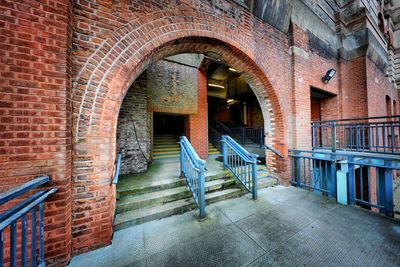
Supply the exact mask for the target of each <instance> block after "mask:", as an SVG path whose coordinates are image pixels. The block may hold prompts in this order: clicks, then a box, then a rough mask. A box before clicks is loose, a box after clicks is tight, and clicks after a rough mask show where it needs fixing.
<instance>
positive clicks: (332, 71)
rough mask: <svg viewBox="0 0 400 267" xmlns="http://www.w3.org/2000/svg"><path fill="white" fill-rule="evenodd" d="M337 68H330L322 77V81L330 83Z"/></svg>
mask: <svg viewBox="0 0 400 267" xmlns="http://www.w3.org/2000/svg"><path fill="white" fill-rule="evenodd" d="M335 73H336V70H335V69H330V70H328V71H327V72H326V74H325V76H324V77H322V81H323V82H324V83H328V82H329V80H330V79H332V77H333V76H335Z"/></svg>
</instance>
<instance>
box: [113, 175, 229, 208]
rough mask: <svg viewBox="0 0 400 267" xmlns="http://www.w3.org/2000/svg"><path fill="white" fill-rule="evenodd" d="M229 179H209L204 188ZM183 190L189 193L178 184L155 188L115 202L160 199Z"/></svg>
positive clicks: (127, 202) (184, 187) (224, 182)
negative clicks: (153, 190)
mask: <svg viewBox="0 0 400 267" xmlns="http://www.w3.org/2000/svg"><path fill="white" fill-rule="evenodd" d="M231 181H233V179H232V178H228V179H218V180H213V181H209V182H206V183H205V188H206V191H207V188H210V187H212V186H218V185H221V186H222V185H223V184H226V183H229V182H231ZM184 192H188V193H189V189H188V188H187V187H186V186H178V187H174V188H169V189H162V190H157V191H155V192H151V193H146V194H140V195H132V196H126V197H124V198H123V199H121V200H119V201H118V202H117V207H118V206H122V205H126V204H129V203H135V202H142V201H150V200H154V199H160V198H164V197H168V196H172V195H175V194H180V193H184Z"/></svg>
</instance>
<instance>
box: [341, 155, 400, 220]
mask: <svg viewBox="0 0 400 267" xmlns="http://www.w3.org/2000/svg"><path fill="white" fill-rule="evenodd" d="M347 161H348V162H347V163H348V198H349V200H348V202H349V204H352V205H354V204H358V205H360V206H366V207H369V208H377V209H379V213H380V214H384V215H386V216H389V217H393V216H394V198H393V191H394V190H393V175H396V170H400V159H390V158H386V159H385V158H382V157H375V156H363V157H356V156H349V157H348V160H347ZM371 179H373V180H374V181H375V183H376V185H375V183H371ZM372 196H376V201H375V197H372Z"/></svg>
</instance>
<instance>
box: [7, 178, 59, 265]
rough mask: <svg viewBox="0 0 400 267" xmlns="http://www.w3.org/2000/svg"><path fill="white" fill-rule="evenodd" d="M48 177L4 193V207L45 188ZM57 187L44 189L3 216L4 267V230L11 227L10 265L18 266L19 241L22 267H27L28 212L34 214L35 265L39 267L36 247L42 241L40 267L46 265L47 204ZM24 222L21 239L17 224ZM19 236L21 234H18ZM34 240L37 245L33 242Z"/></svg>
mask: <svg viewBox="0 0 400 267" xmlns="http://www.w3.org/2000/svg"><path fill="white" fill-rule="evenodd" d="M49 180H50V179H49V177H48V176H42V177H38V178H35V179H33V180H31V181H29V182H27V183H25V184H22V185H20V186H17V187H15V188H13V189H11V190H8V191H6V192H4V193H2V194H0V203H2V204H4V203H7V202H9V201H10V200H13V199H15V198H16V197H18V196H21V195H23V194H24V193H26V192H28V191H30V190H31V189H35V188H37V187H39V186H40V185H43V184H45V183H47V182H48V181H49ZM56 191H57V188H51V189H48V190H41V191H38V192H36V193H34V194H33V195H31V196H29V197H28V198H26V199H24V200H22V201H20V202H19V203H17V204H15V205H14V206H12V207H11V208H9V209H8V210H5V211H4V212H2V213H1V214H0V266H3V265H4V258H5V257H4V230H5V229H6V228H7V227H9V226H10V243H9V246H10V249H9V250H10V255H9V256H10V257H9V258H10V262H9V264H10V266H12V267H14V266H16V265H17V256H18V255H17V242H18V241H19V240H20V242H21V255H20V256H21V266H27V258H28V256H27V243H28V241H27V240H28V233H27V225H28V222H27V221H28V218H29V217H28V213H31V216H30V220H31V223H30V225H31V257H30V260H31V266H37V255H36V245H37V243H38V242H39V263H38V265H39V266H44V265H45V261H44V201H45V200H46V198H47V197H48V196H50V195H51V194H54V193H55V192H56ZM38 206H39V238H37V235H36V231H37V223H36V216H37V207H38ZM19 219H21V220H20V221H21V232H20V235H21V238H17V224H18V221H19ZM18 234H19V233H18ZM32 240H33V242H32Z"/></svg>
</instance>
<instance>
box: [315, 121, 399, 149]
mask: <svg viewBox="0 0 400 267" xmlns="http://www.w3.org/2000/svg"><path fill="white" fill-rule="evenodd" d="M311 131H312V135H311V136H312V146H313V148H314V149H316V148H324V149H331V150H332V151H335V150H351V151H364V152H375V153H392V154H400V116H390V117H370V118H354V119H344V120H330V121H314V122H312V123H311Z"/></svg>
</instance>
